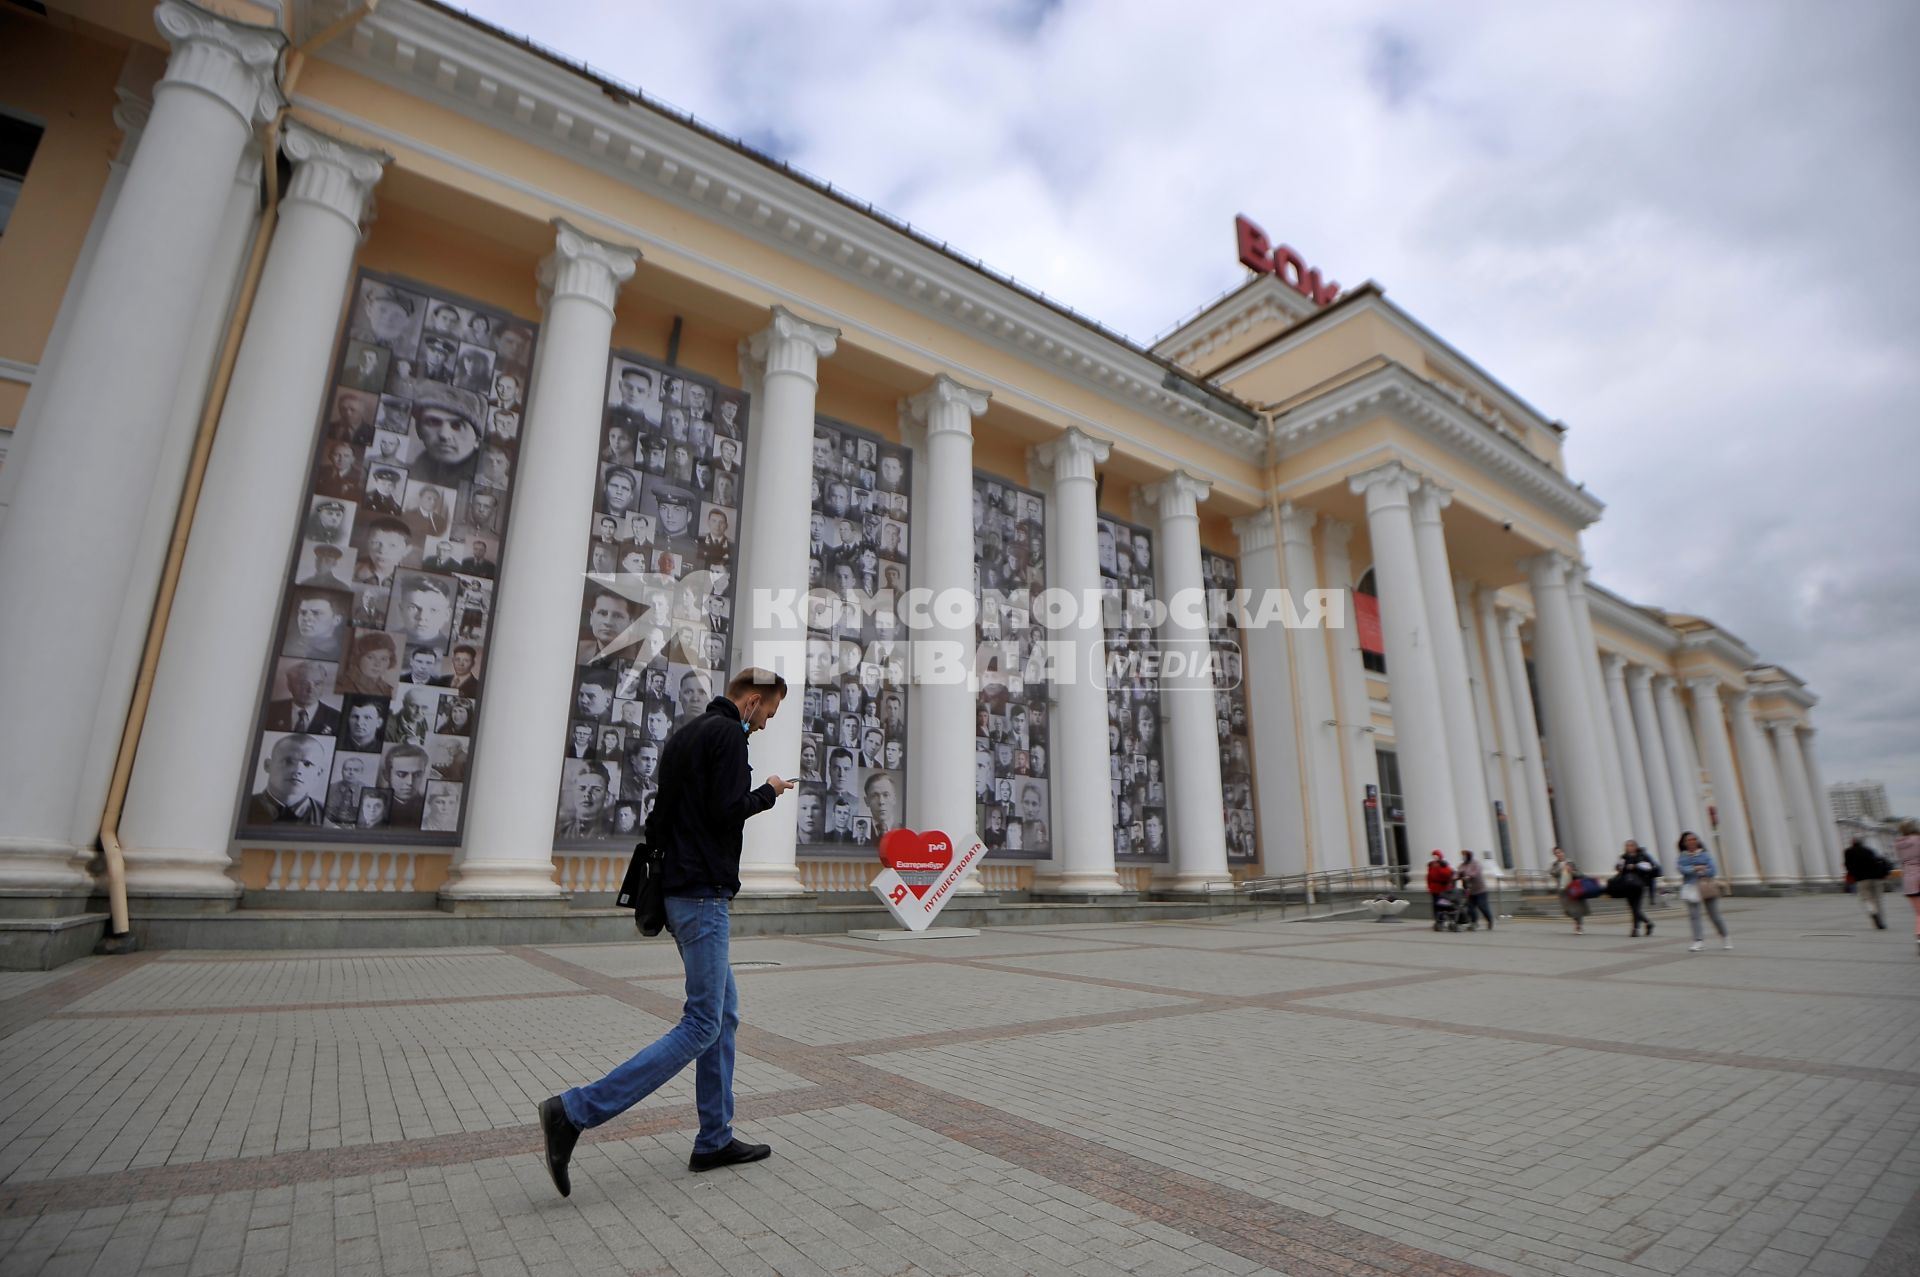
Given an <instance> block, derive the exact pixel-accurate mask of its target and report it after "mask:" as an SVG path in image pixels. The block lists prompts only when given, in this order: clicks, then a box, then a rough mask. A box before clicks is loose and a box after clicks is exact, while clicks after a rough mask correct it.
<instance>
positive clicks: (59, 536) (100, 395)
mask: <svg viewBox="0 0 1920 1277" xmlns="http://www.w3.org/2000/svg"><path fill="white" fill-rule="evenodd" d="M155 21H156V23H157V24H158V26H159V28H160V32H161V34H162V35H163V36H165V37H166V38H167V40H168V41H169V42H170V43H171V44H172V45H173V52H172V56H171V57H170V58H169V60H168V63H167V73H166V75H165V77H164V78H162V79H161V81H160V83H159V84H158V85H157V86H156V88H155V90H154V103H153V112H152V115H151V117H150V118H149V120H148V122H147V128H146V131H145V133H144V135H143V136H142V138H141V142H140V148H139V150H138V151H136V152H135V154H134V157H133V162H132V164H131V165H130V166H129V167H128V170H127V176H126V180H125V182H124V183H123V184H122V186H121V188H120V194H119V198H118V199H117V200H116V201H115V203H114V208H113V213H112V215H111V216H110V217H109V218H108V219H107V224H106V226H105V227H104V228H103V230H102V232H101V235H100V241H99V246H98V249H97V250H96V252H95V254H94V260H93V265H92V268H91V269H90V270H89V271H88V272H87V278H86V281H85V282H84V283H83V284H82V285H81V287H80V292H79V294H78V295H77V296H76V297H75V299H74V309H73V318H72V322H71V324H70V326H69V328H68V331H67V332H66V334H65V336H64V338H63V343H62V344H63V345H64V346H66V347H67V348H68V349H70V350H73V351H89V352H95V354H96V355H98V356H99V357H100V358H110V359H111V360H112V370H111V374H110V375H107V374H104V373H103V371H102V369H101V367H100V366H99V365H98V364H96V363H95V361H94V360H93V359H91V358H88V359H81V358H61V359H58V360H56V361H55V363H54V366H53V368H52V370H51V372H50V374H49V381H48V384H47V386H46V388H45V393H44V396H43V399H42V402H41V405H40V414H39V420H38V421H37V422H36V424H35V429H34V435H35V439H34V442H33V446H32V447H31V448H30V449H27V450H26V451H25V453H24V455H22V456H21V457H20V458H19V464H20V466H21V467H22V469H21V472H20V473H19V474H18V475H17V476H16V482H15V485H14V499H13V503H12V505H11V507H10V509H9V512H8V516H7V535H6V537H5V538H4V539H0V599H7V600H10V601H11V604H10V605H9V606H7V607H4V608H0V652H5V653H6V659H5V660H4V661H0V757H4V758H5V759H6V760H7V762H6V766H5V767H4V768H0V893H6V894H20V895H50V896H67V895H74V894H83V893H84V892H85V891H86V890H87V889H88V885H89V880H88V878H87V876H86V874H85V873H84V872H83V868H82V864H83V860H84V856H83V855H82V854H80V853H78V852H77V851H76V847H75V843H74V839H73V837H72V832H73V822H74V808H75V790H76V785H77V783H78V780H79V778H80V776H81V774H82V773H83V771H84V769H85V758H86V754H87V749H88V743H89V736H90V734H91V730H92V727H93V724H94V721H95V715H96V711H97V710H98V706H99V688H100V684H101V679H102V677H103V675H104V672H105V667H106V664H107V662H108V659H109V655H110V653H111V651H112V649H113V644H114V636H115V633H116V631H117V629H118V626H117V624H116V622H117V621H118V619H119V615H120V607H121V600H122V597H123V596H124V595H125V594H126V592H127V590H128V587H129V583H130V577H131V573H132V568H133V559H134V540H135V538H136V535H137V533H138V531H139V529H140V527H141V524H142V522H143V520H144V518H145V514H146V509H147V505H148V502H149V501H150V500H151V498H152V495H153V482H154V474H155V471H156V468H157V465H158V461H159V458H160V455H161V453H162V451H163V448H164V443H165V425H166V421H167V417H168V413H169V411H170V409H171V406H172V404H173V399H174V391H175V388H176V387H177V385H178V384H179V381H180V379H181V376H182V369H183V364H184V362H185V357H186V354H187V348H188V346H189V344H190V342H191V340H192V336H193V333H192V325H191V324H189V323H183V322H181V316H182V315H183V314H187V315H191V314H192V313H193V311H194V309H195V306H196V304H197V302H198V299H199V297H200V295H201V292H202V289H203V288H204V287H205V286H206V280H207V278H208V276H209V275H210V274H213V273H216V272H214V270H213V266H214V261H215V258H216V256H217V252H218V245H219V238H220V233H221V228H222V222H223V221H224V218H223V212H224V210H225V206H226V204H227V202H228V199H229V195H230V192H231V190H232V186H233V177H234V172H235V170H236V169H237V167H238V166H239V164H240V159H241V155H242V154H243V153H244V152H245V150H246V148H247V146H248V144H249V142H250V141H251V139H252V126H253V123H254V121H255V120H256V119H258V118H263V117H266V116H270V115H271V114H272V113H273V112H274V111H276V110H277V109H278V108H279V105H280V93H279V89H278V88H277V86H276V82H275V68H276V66H277V62H278V58H279V53H280V50H281V48H282V46H283V45H284V44H285V39H284V37H282V36H281V35H280V33H279V32H277V31H274V30H272V29H270V28H263V27H252V26H243V25H240V24H237V23H233V22H229V21H227V20H225V19H223V18H219V17H216V16H214V15H213V14H210V13H207V12H205V11H204V10H201V9H197V8H193V7H190V6H188V5H185V4H181V3H177V0H166V2H165V3H163V4H161V5H160V7H159V9H158V10H157V12H156V14H155ZM29 603H30V604H31V605H28V604H29ZM56 614H57V616H58V621H57V623H50V622H49V619H48V618H49V617H50V616H54V615H56ZM56 671H57V672H58V674H57V676H56V674H55V672H56ZM223 805H225V806H228V807H230V806H231V794H230V793H229V795H228V801H227V802H226V803H225V804H223Z"/></svg>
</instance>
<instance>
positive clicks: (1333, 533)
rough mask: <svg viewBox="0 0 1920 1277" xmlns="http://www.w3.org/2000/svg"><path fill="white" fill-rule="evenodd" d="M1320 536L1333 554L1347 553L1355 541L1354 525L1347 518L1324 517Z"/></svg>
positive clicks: (1321, 522)
mask: <svg viewBox="0 0 1920 1277" xmlns="http://www.w3.org/2000/svg"><path fill="white" fill-rule="evenodd" d="M1320 537H1321V539H1322V540H1323V541H1324V542H1325V543H1326V547H1327V551H1328V552H1329V553H1333V554H1345V553H1346V552H1347V547H1348V546H1349V545H1350V544H1352V542H1353V525H1352V524H1351V523H1348V522H1347V521H1346V520H1345V519H1332V518H1328V519H1322V520H1321V521H1320Z"/></svg>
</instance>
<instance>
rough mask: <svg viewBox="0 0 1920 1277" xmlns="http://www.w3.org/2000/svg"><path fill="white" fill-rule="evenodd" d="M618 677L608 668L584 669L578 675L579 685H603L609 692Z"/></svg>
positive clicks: (617, 680)
mask: <svg viewBox="0 0 1920 1277" xmlns="http://www.w3.org/2000/svg"><path fill="white" fill-rule="evenodd" d="M619 678H620V676H619V675H618V674H615V673H614V672H613V671H612V670H610V669H591V670H585V671H583V672H582V673H581V675H580V686H582V687H604V688H606V689H607V690H608V691H609V692H611V691H612V690H613V689H614V686H615V685H616V684H617V683H618V682H619Z"/></svg>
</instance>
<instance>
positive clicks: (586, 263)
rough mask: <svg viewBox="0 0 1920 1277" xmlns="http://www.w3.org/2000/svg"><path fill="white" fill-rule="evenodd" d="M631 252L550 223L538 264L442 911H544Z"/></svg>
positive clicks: (634, 254)
mask: <svg viewBox="0 0 1920 1277" xmlns="http://www.w3.org/2000/svg"><path fill="white" fill-rule="evenodd" d="M639 257H640V253H639V250H637V249H633V248H629V247H626V246H624V245H620V244H609V243H606V242H605V241H602V240H598V239H594V238H593V237H591V236H589V235H587V234H585V233H583V232H581V231H580V230H578V229H576V228H574V227H572V226H569V225H568V224H567V223H566V222H563V221H559V220H557V219H556V220H555V222H554V243H553V252H552V253H551V254H549V255H548V256H547V258H546V259H545V260H544V261H542V262H541V263H540V277H539V278H540V304H541V310H542V318H541V326H540V342H539V345H538V347H537V348H536V350H535V353H534V369H533V378H532V382H531V385H530V387H529V393H528V397H527V412H526V418H525V421H524V422H523V424H522V425H521V436H522V444H523V447H522V449H521V453H520V469H519V472H518V473H517V474H516V475H515V476H514V486H515V488H516V489H517V491H516V493H515V495H514V507H515V515H514V517H513V518H512V519H510V520H509V521H508V523H507V539H506V546H505V548H504V549H503V550H502V552H501V554H500V573H501V575H500V593H499V599H500V605H499V607H497V608H496V609H495V610H494V618H493V637H492V639H491V641H490V643H489V651H488V652H487V664H488V667H489V668H490V669H491V670H492V671H493V677H492V678H490V679H488V680H487V694H486V696H484V697H482V698H481V702H480V721H479V726H478V729H477V731H476V734H475V738H474V746H473V766H472V768H471V770H470V771H469V773H468V784H467V795H468V797H467V814H466V834H465V837H464V840H463V841H462V843H461V846H460V851H459V853H458V854H457V855H456V856H455V857H454V861H453V867H452V870H451V872H450V874H449V876H448V879H447V882H446V885H444V886H443V887H441V888H440V894H441V896H442V897H443V898H446V899H448V900H478V901H486V900H503V899H516V898H517V899H527V898H542V897H546V898H553V897H558V896H561V895H563V894H564V893H563V892H562V891H561V889H560V887H559V886H558V884H556V883H555V882H554V880H553V831H554V819H555V813H556V811H557V809H558V805H559V798H560V775H561V770H562V761H563V760H562V758H561V751H560V749H559V748H558V746H559V745H560V744H561V743H562V742H563V741H565V740H566V738H567V718H568V711H569V710H570V709H571V700H572V694H571V693H572V684H573V658H574V653H575V648H576V646H577V644H578V640H579V617H580V585H581V581H580V574H581V563H580V547H581V545H582V544H583V543H584V542H585V541H586V538H587V531H588V529H589V528H591V527H592V526H593V492H594V486H595V480H596V479H597V478H598V477H599V459H600V454H599V449H600V419H601V415H602V411H603V409H604V407H605V405H606V399H605V390H606V380H607V347H608V344H609V342H610V341H611V340H612V337H613V320H614V313H613V303H614V299H615V298H616V297H617V296H618V295H619V292H620V286H621V285H622V284H624V283H625V282H626V281H627V280H629V279H631V278H632V277H633V272H634V267H635V264H636V262H638V260H639Z"/></svg>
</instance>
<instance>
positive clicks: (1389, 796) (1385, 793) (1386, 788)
mask: <svg viewBox="0 0 1920 1277" xmlns="http://www.w3.org/2000/svg"><path fill="white" fill-rule="evenodd" d="M1373 757H1374V761H1375V763H1376V764H1377V765H1378V766H1379V768H1380V819H1381V821H1382V822H1384V823H1385V825H1386V827H1387V854H1388V856H1389V857H1391V861H1390V863H1391V864H1392V865H1393V867H1394V875H1393V882H1394V885H1395V886H1396V887H1398V888H1400V889H1401V890H1402V891H1404V890H1406V886H1407V870H1408V866H1409V861H1408V858H1407V805H1406V799H1405V798H1403V797H1402V796H1401V793H1400V756H1399V755H1398V754H1396V753H1395V752H1394V751H1393V750H1390V749H1376V750H1374V751H1373Z"/></svg>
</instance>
